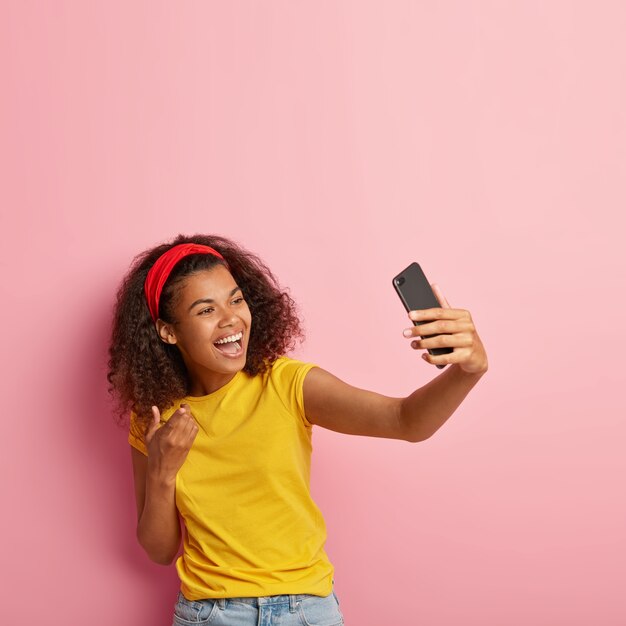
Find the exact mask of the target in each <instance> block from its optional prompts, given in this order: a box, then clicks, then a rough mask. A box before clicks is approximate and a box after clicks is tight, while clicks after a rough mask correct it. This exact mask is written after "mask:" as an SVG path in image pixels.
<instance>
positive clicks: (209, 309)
mask: <svg viewBox="0 0 626 626" xmlns="http://www.w3.org/2000/svg"><path fill="white" fill-rule="evenodd" d="M212 310H213V307H212V306H210V307H207V308H206V309H202V310H201V311H200V312H199V315H202V313H204V312H205V311H212Z"/></svg>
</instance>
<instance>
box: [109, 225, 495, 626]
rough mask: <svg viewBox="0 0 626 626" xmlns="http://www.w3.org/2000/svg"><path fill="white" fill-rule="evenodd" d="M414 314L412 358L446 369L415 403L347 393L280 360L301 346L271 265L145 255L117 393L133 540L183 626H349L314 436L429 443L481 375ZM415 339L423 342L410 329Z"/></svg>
mask: <svg viewBox="0 0 626 626" xmlns="http://www.w3.org/2000/svg"><path fill="white" fill-rule="evenodd" d="M438 298H439V300H440V302H441V304H442V308H437V309H428V310H427V311H421V312H416V311H413V312H411V313H410V314H409V317H410V318H411V319H418V317H417V316H418V315H419V316H421V317H420V318H419V319H426V320H433V321H432V322H430V323H428V324H424V325H421V326H419V334H422V335H428V334H431V335H432V334H435V333H438V332H439V333H445V334H440V335H439V336H438V337H433V338H431V339H422V340H420V339H416V340H415V341H414V342H413V344H412V347H413V348H414V349H418V348H421V349H426V348H430V347H441V346H449V347H453V348H454V352H453V353H450V354H445V355H441V356H430V355H428V354H426V359H427V360H428V361H429V362H430V363H432V364H438V363H444V364H446V363H449V364H451V366H450V367H449V368H447V369H446V370H445V371H444V372H443V373H442V374H440V375H439V376H438V377H437V378H435V379H434V380H433V381H431V382H429V383H428V384H427V385H425V386H424V387H423V388H421V389H418V390H416V391H415V392H414V393H412V394H411V395H410V396H408V397H406V398H392V397H388V396H384V395H381V394H378V393H375V392H373V391H366V390H363V389H358V388H356V387H352V386H350V385H348V384H346V383H344V382H343V381H341V380H340V379H338V378H337V377H335V376H333V375H332V374H330V373H329V372H327V371H325V370H324V369H322V368H321V367H319V366H317V365H315V364H313V363H306V362H303V361H299V360H295V359H292V358H289V357H287V356H286V352H288V351H290V350H292V349H293V348H294V347H295V343H294V342H295V340H297V339H300V340H301V339H302V337H303V332H302V329H301V326H300V321H299V318H298V315H297V310H296V305H295V303H294V301H293V300H292V299H291V297H290V296H289V295H288V294H287V293H286V292H284V291H282V290H281V289H280V288H279V286H278V283H277V281H276V279H275V278H274V276H273V274H272V273H271V271H270V270H269V269H268V268H267V266H266V265H265V264H264V263H263V262H262V261H261V260H260V259H259V258H258V257H257V256H256V255H254V254H252V253H250V252H249V251H247V250H245V249H243V248H242V247H241V246H239V245H238V244H237V243H236V242H234V241H232V240H229V239H226V238H224V237H219V236H205V235H195V236H191V237H187V236H183V235H179V236H178V237H176V238H175V239H174V240H173V241H172V242H171V243H166V244H162V245H158V246H156V247H154V248H151V249H149V250H147V251H144V252H143V253H141V254H139V255H138V256H137V257H136V258H135V260H134V262H133V264H132V266H131V268H130V270H129V272H128V274H127V275H126V277H125V278H124V280H123V281H122V284H121V286H120V288H119V291H118V294H117V301H116V306H115V312H114V320H113V329H112V337H111V344H110V360H109V372H108V376H107V377H108V380H109V383H110V384H111V387H110V391H111V392H112V393H113V394H114V396H115V398H116V400H117V404H118V409H119V414H120V415H130V425H129V434H128V441H129V443H130V445H131V455H132V464H133V473H134V481H135V493H136V499H137V520H138V522H137V538H138V541H139V543H140V544H141V546H142V547H143V548H144V550H145V551H146V552H147V554H148V556H149V557H150V558H151V559H152V560H153V561H155V562H157V563H162V564H164V565H169V564H171V563H172V562H173V560H174V558H175V557H176V555H177V554H178V551H179V549H180V544H181V539H182V534H181V525H180V521H179V515H180V517H181V518H182V523H183V527H184V530H185V533H184V540H183V552H182V555H181V556H180V557H179V558H178V559H176V569H177V572H178V575H179V577H180V581H181V587H180V590H179V592H178V597H177V600H176V602H175V605H174V621H173V624H174V625H179V626H183V625H188V624H190V623H205V624H208V623H211V624H215V625H216V626H226V625H228V626H247V625H250V626H252V625H256V624H280V625H281V626H290V625H292V624H293V625H296V624H298V625H300V626H313V625H314V626H332V625H335V624H343V623H344V620H343V616H342V614H341V611H340V609H339V600H338V598H337V595H336V594H335V592H334V567H333V565H332V564H331V562H330V561H329V558H328V555H327V554H326V552H325V550H324V544H325V540H326V525H325V523H324V519H323V517H322V514H321V511H320V510H319V508H318V507H317V505H316V504H315V502H314V501H313V499H312V498H311V494H310V491H309V478H310V459H311V451H312V444H311V441H312V439H311V435H312V428H313V425H318V426H322V427H324V428H329V429H331V430H334V431H337V432H341V433H346V434H351V435H366V436H370V437H386V438H392V439H400V440H405V441H410V442H414V441H422V440H424V439H426V438H427V437H429V436H430V435H432V434H433V433H434V432H435V431H436V430H437V429H438V428H439V427H440V426H441V425H442V424H443V423H444V422H445V421H446V419H447V418H448V417H449V416H450V415H451V414H452V413H453V412H454V410H455V409H456V408H457V407H458V406H459V404H460V403H461V402H462V400H463V398H464V397H465V396H466V395H467V393H468V392H469V391H470V389H471V388H472V387H473V386H474V385H475V384H476V382H477V381H478V380H479V379H480V377H481V376H482V374H483V373H484V372H485V371H486V370H487V357H486V354H485V351H484V348H483V346H482V343H481V341H480V339H479V338H478V335H477V334H476V330H475V328H474V325H473V322H472V320H471V316H470V314H469V312H468V311H466V310H464V309H453V308H450V307H449V305H448V304H447V302H445V299H443V297H442V296H441V295H440V294H438ZM408 330H409V333H408V335H409V336H412V337H416V336H418V332H417V327H415V326H412V325H411V327H410V328H409V329H408Z"/></svg>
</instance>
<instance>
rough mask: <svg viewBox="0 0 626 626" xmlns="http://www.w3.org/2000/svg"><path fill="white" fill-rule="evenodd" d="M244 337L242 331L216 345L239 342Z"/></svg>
mask: <svg viewBox="0 0 626 626" xmlns="http://www.w3.org/2000/svg"><path fill="white" fill-rule="evenodd" d="M242 337H243V333H242V332H241V331H240V332H238V333H237V334H236V335H231V336H230V337H225V338H224V339H220V340H219V341H215V342H214V343H230V342H232V341H239V340H240V339H241V338H242Z"/></svg>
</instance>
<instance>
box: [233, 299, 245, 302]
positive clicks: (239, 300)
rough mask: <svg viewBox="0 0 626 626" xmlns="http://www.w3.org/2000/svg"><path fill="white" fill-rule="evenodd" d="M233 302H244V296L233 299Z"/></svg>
mask: <svg viewBox="0 0 626 626" xmlns="http://www.w3.org/2000/svg"><path fill="white" fill-rule="evenodd" d="M233 302H243V298H237V299H236V300H233Z"/></svg>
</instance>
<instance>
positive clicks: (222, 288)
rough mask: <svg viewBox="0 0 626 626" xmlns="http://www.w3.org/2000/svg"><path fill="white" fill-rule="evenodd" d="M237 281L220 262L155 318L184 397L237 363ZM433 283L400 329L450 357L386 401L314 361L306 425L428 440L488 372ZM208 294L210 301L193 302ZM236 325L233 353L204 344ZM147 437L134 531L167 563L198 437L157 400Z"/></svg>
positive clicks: (470, 326) (243, 308) (184, 415)
mask: <svg viewBox="0 0 626 626" xmlns="http://www.w3.org/2000/svg"><path fill="white" fill-rule="evenodd" d="M236 288H237V284H236V282H235V280H234V278H233V276H232V275H231V274H230V272H229V271H228V270H227V269H226V268H225V267H223V266H217V267H214V268H212V269H211V270H204V271H202V272H198V273H197V274H194V275H192V276H190V277H188V278H187V279H186V280H185V282H184V283H183V285H182V288H181V297H180V299H179V302H178V303H177V306H176V308H175V312H174V313H175V319H176V321H175V322H174V323H171V324H168V323H166V322H164V321H163V320H160V319H159V320H157V322H156V330H157V332H158V333H159V336H160V337H161V339H162V340H163V341H165V342H167V343H169V344H174V345H176V346H177V347H178V349H179V350H180V352H181V354H182V356H183V359H184V362H185V365H186V367H187V370H188V371H189V374H190V378H191V381H192V390H191V394H190V395H192V396H203V395H206V394H209V393H213V392H214V391H216V390H217V389H219V388H221V387H223V386H224V385H225V384H227V383H228V382H229V381H231V380H232V378H233V377H234V376H235V374H236V373H237V372H238V371H239V370H241V369H243V367H244V365H245V362H246V351H247V346H248V337H249V333H250V327H251V324H252V317H251V314H250V309H249V308H248V305H247V304H246V303H245V300H243V298H242V293H241V291H234V290H236ZM433 289H434V290H435V293H436V295H437V298H438V300H439V302H440V304H441V307H439V308H433V309H427V310H424V311H411V312H410V313H409V315H408V316H409V319H411V320H426V321H428V322H429V323H428V324H424V325H422V326H419V327H415V326H413V327H412V328H409V329H407V335H408V337H413V338H415V337H421V336H424V335H434V334H436V333H442V334H440V335H439V336H438V337H431V338H429V339H423V338H420V339H414V340H413V341H412V342H411V347H412V349H413V350H424V351H425V350H426V348H435V347H452V348H454V351H453V353H451V354H444V355H439V356H431V355H429V354H428V353H426V352H425V353H424V355H423V356H424V358H425V360H426V361H428V363H430V364H432V365H435V364H438V363H442V364H448V365H449V367H448V368H446V370H445V371H444V372H443V373H441V374H439V376H437V377H436V378H434V379H433V380H431V381H429V382H428V383H427V384H426V385H423V386H422V387H420V388H418V389H416V390H415V391H414V392H413V393H411V394H410V395H409V396H407V397H400V398H396V397H390V396H386V395H383V394H380V393H377V392H375V391H368V390H366V389H359V388H358V387H354V386H352V385H349V384H348V383H345V382H344V381H342V380H341V379H339V378H337V377H336V376H334V375H333V374H331V373H330V372H328V371H326V370H324V369H322V368H321V367H314V368H312V369H310V370H309V371H308V372H307V375H306V376H305V378H304V382H303V389H302V391H303V397H304V406H305V413H306V417H307V419H308V420H309V421H310V422H311V423H312V424H317V425H319V426H322V427H323V428H328V429H330V430H334V431H337V432H341V433H345V434H350V435H365V436H369V437H384V438H387V439H399V440H404V441H410V442H417V441H423V440H425V439H427V438H428V437H430V436H431V435H432V434H433V433H434V432H435V431H436V430H438V429H439V428H440V427H441V426H442V424H443V423H444V422H445V421H446V420H447V419H448V417H450V415H452V413H454V411H455V410H456V408H457V407H458V406H459V404H460V403H461V402H462V401H463V399H464V398H465V396H466V395H467V394H468V393H469V391H470V390H471V389H472V387H473V386H474V385H475V384H476V383H477V382H478V380H480V378H481V377H482V376H483V375H484V373H485V372H486V371H487V367H488V366H487V354H486V352H485V349H484V346H483V344H482V342H481V340H480V338H479V336H478V333H477V331H476V328H475V326H474V323H473V320H472V317H471V315H470V313H469V311H467V310H466V309H455V308H452V307H450V305H449V304H448V303H447V301H446V300H445V298H444V297H443V294H442V293H441V291H440V290H439V288H438V287H437V286H435V285H433ZM207 298H211V299H213V300H214V302H211V303H206V302H204V303H198V304H195V305H194V303H196V301H197V300H202V299H207ZM239 330H241V331H243V338H242V342H243V343H242V346H243V353H242V355H240V356H238V357H236V358H228V357H227V356H225V355H223V354H222V353H220V352H219V351H218V350H217V348H216V347H215V346H214V345H213V342H214V341H215V340H216V339H218V338H219V337H221V336H222V335H227V334H231V333H235V332H237V331H239ZM152 412H153V421H152V423H151V425H150V428H149V430H148V432H147V434H146V444H147V448H148V456H147V457H146V456H144V455H143V454H142V453H141V452H139V451H138V450H136V449H135V448H133V447H131V451H132V452H131V454H132V459H133V470H134V478H135V493H136V498H137V513H138V526H137V536H138V539H139V541H140V543H141V545H142V546H143V547H144V548H145V550H146V552H147V553H148V554H149V555H150V557H151V558H152V560H154V561H156V562H157V563H162V564H169V563H171V562H172V560H173V559H174V557H175V556H176V553H177V552H178V550H179V548H180V541H181V532H180V526H179V520H178V514H177V509H176V505H175V489H176V475H177V473H178V471H179V470H180V468H181V467H182V465H183V463H184V462H185V459H186V458H187V455H188V452H189V450H190V449H191V446H192V445H193V442H194V440H195V437H196V435H197V433H198V424H197V422H196V420H195V418H194V417H193V415H192V414H191V410H190V407H189V405H187V404H182V405H181V407H180V408H179V409H178V410H177V411H176V412H175V413H174V414H173V415H172V416H171V418H170V419H169V420H168V421H167V422H166V423H165V424H163V425H160V421H161V419H160V418H161V416H160V414H159V410H158V408H157V407H156V406H154V407H153V408H152Z"/></svg>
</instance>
